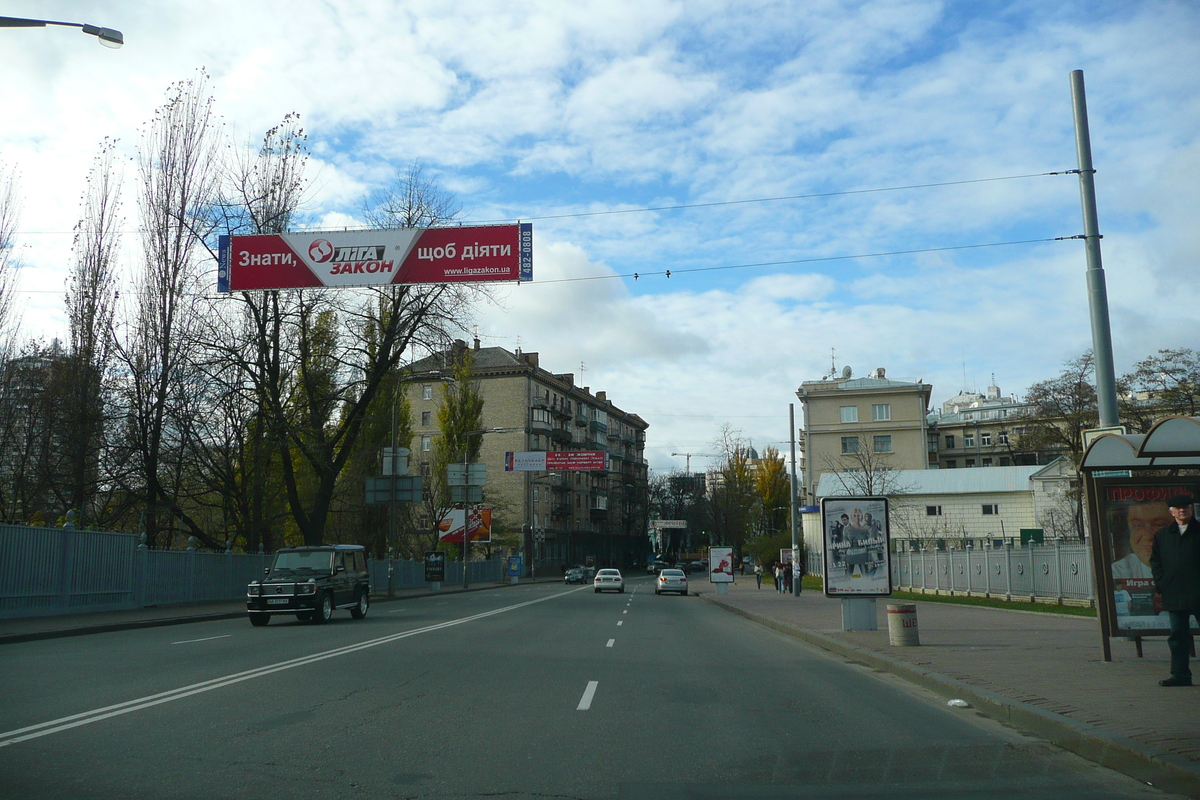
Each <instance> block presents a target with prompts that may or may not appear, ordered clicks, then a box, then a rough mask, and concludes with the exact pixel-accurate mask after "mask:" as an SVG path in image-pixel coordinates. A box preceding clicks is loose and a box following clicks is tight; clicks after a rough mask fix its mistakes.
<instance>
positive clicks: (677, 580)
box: [654, 569, 688, 596]
mask: <svg viewBox="0 0 1200 800" xmlns="http://www.w3.org/2000/svg"><path fill="white" fill-rule="evenodd" d="M665 592H678V593H679V594H682V595H685V596H686V595H687V593H688V579H687V574H686V573H684V571H683V570H681V569H664V570H663V571H662V572H660V573H658V580H656V581H654V593H655V594H663V593H665Z"/></svg>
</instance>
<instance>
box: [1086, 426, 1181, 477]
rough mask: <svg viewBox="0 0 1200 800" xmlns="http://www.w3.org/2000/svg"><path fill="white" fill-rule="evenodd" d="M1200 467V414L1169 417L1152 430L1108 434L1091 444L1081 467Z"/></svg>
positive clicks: (1096, 468) (1087, 468)
mask: <svg viewBox="0 0 1200 800" xmlns="http://www.w3.org/2000/svg"><path fill="white" fill-rule="evenodd" d="M1162 467H1200V417H1168V418H1166V419H1164V420H1162V421H1160V422H1158V423H1157V424H1155V426H1154V427H1153V428H1151V429H1150V431H1149V432H1148V433H1144V434H1141V433H1128V434H1119V433H1106V434H1104V435H1103V436H1100V437H1098V438H1097V439H1096V440H1095V441H1093V442H1092V443H1091V445H1089V446H1088V449H1087V451H1086V452H1085V453H1084V455H1083V463H1082V464H1080V465H1079V468H1080V469H1081V470H1084V471H1085V472H1090V471H1094V470H1111V469H1158V468H1162Z"/></svg>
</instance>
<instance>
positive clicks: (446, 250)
mask: <svg viewBox="0 0 1200 800" xmlns="http://www.w3.org/2000/svg"><path fill="white" fill-rule="evenodd" d="M530 280H533V226H532V225H530V224H529V223H522V224H519V225H474V226H461V227H456V228H396V229H389V230H370V231H325V232H322V233H270V234H257V235H252V236H222V237H221V240H220V265H219V267H218V269H217V291H220V292H240V291H251V290H256V289H305V288H315V287H321V286H329V287H350V286H386V285H389V284H397V283H483V282H487V281H530Z"/></svg>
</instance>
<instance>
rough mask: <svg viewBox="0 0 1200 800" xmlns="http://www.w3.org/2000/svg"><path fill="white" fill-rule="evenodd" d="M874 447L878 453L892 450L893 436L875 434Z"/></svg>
mask: <svg viewBox="0 0 1200 800" xmlns="http://www.w3.org/2000/svg"><path fill="white" fill-rule="evenodd" d="M873 438H874V440H875V441H874V447H875V452H876V453H890V452H892V437H891V436H875V437H873Z"/></svg>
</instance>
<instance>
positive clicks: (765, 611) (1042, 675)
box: [695, 580, 1200, 798]
mask: <svg viewBox="0 0 1200 800" xmlns="http://www.w3.org/2000/svg"><path fill="white" fill-rule="evenodd" d="M695 586H696V587H698V591H696V594H698V595H700V596H701V598H702V599H704V600H707V601H709V602H712V603H714V604H716V605H719V606H722V607H723V608H726V609H728V610H729V611H732V612H734V613H737V614H741V615H742V616H745V617H747V618H749V619H752V620H754V621H756V622H759V623H762V624H764V625H767V626H769V627H771V628H774V629H775V630H778V631H780V632H783V633H786V634H788V635H791V636H795V637H796V638H799V639H802V640H804V641H807V642H809V643H811V644H814V645H816V646H817V647H821V648H823V649H826V650H830V651H833V652H835V653H838V654H839V655H842V656H843V657H845V658H847V659H850V660H853V661H858V662H863V663H866V664H867V665H868V666H870V667H872V668H875V669H882V670H884V671H887V672H891V673H893V674H896V675H899V676H900V677H903V678H905V679H907V680H910V681H912V682H914V683H917V684H920V685H922V686H925V687H926V688H929V689H932V690H933V691H935V692H937V693H939V694H942V695H945V696H947V697H954V698H960V699H963V700H966V701H967V702H969V703H971V705H972V706H974V707H975V708H977V709H979V710H980V711H983V712H984V713H986V714H987V715H988V716H991V717H995V718H998V719H1000V720H1002V721H1004V722H1007V723H1009V724H1011V725H1013V727H1016V728H1020V729H1022V730H1026V731H1028V732H1030V733H1033V734H1035V735H1037V736H1039V737H1041V738H1044V739H1048V740H1050V741H1052V742H1055V743H1056V744H1059V745H1060V746H1062V747H1065V748H1066V749H1069V750H1072V751H1074V752H1076V753H1078V754H1080V755H1082V756H1084V757H1085V758H1088V759H1090V760H1092V761H1096V762H1098V763H1100V764H1103V765H1104V766H1107V767H1111V768H1113V769H1116V770H1118V771H1120V772H1124V773H1126V774H1128V775H1131V776H1133V777H1135V778H1138V779H1139V780H1143V781H1146V782H1149V783H1153V784H1154V785H1155V786H1157V787H1159V788H1162V789H1168V790H1169V791H1174V792H1179V793H1182V794H1186V795H1188V796H1190V797H1196V798H1200V687H1191V688H1173V689H1166V688H1162V687H1160V686H1159V685H1158V681H1159V679H1161V678H1165V677H1167V676H1168V675H1169V674H1170V669H1169V664H1170V657H1169V654H1168V652H1167V645H1166V640H1165V638H1162V637H1159V638H1151V639H1145V640H1143V651H1144V653H1145V658H1141V659H1139V658H1138V657H1137V654H1136V652H1135V651H1134V645H1133V642H1132V641H1127V640H1124V639H1116V640H1113V643H1112V646H1113V661H1111V662H1108V663H1105V662H1104V661H1103V660H1102V657H1101V652H1100V634H1099V629H1098V623H1097V622H1096V620H1095V619H1093V618H1089V617H1072V616H1066V615H1059V614H1046V613H1038V612H1032V611H1031V612H1022V611H1007V610H1001V609H991V608H981V607H977V606H966V605H957V604H952V603H937V602H921V601H918V602H917V603H916V606H917V620H918V629H919V631H920V640H921V646H920V647H891V646H890V645H889V644H888V623H887V602H888V601H887V600H886V599H885V598H880V599H878V600H877V601H876V610H877V616H878V623H879V630H878V631H850V632H845V631H843V630H842V621H841V603H840V601H838V600H833V599H829V598H827V597H825V596H824V594H822V593H821V591H820V590H817V591H813V590H811V589H806V590H805V591H804V592H803V593H802V594H801V595H800V596H799V597H792V596H791V595H783V594H778V593H776V591H775V589H774V587H773V586H771V585H769V584H765V585H764V586H763V588H762V589H756V588H755V586H754V581H753V580H749V581H746V580H742V581H739V582H738V583H735V584H732V585H729V593H728V594H726V595H718V594H717V593H716V587H715V586H711V585H709V584H707V583H701V582H697V583H696V584H695ZM906 602H907V601H906Z"/></svg>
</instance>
